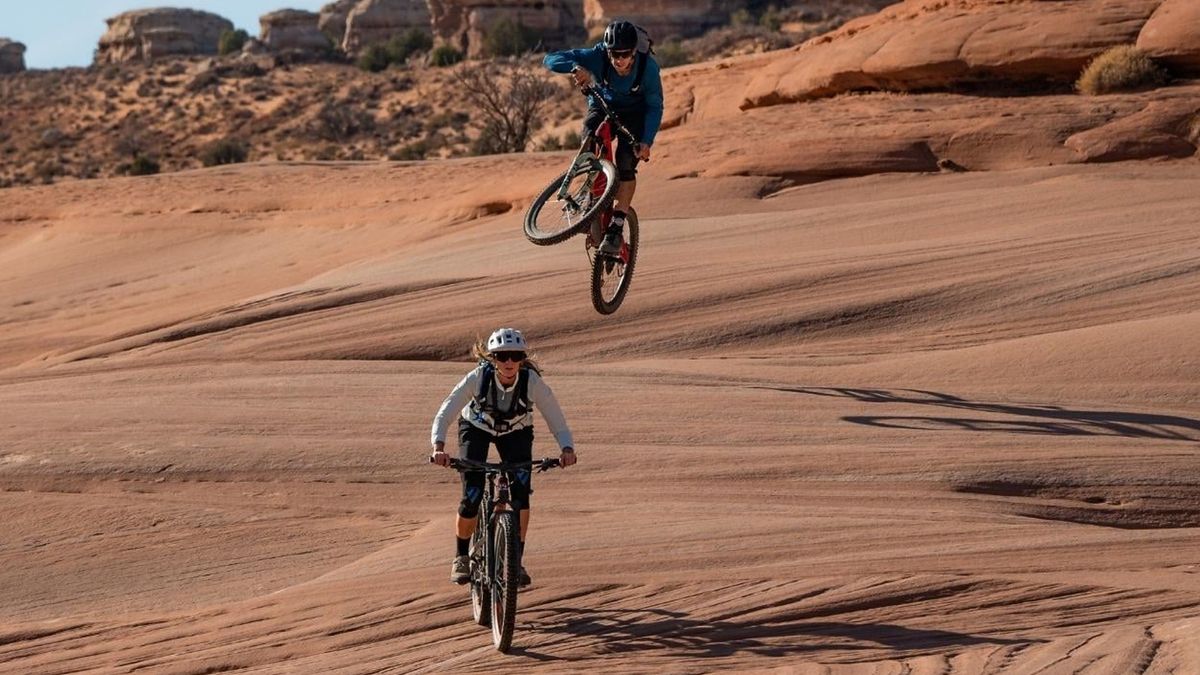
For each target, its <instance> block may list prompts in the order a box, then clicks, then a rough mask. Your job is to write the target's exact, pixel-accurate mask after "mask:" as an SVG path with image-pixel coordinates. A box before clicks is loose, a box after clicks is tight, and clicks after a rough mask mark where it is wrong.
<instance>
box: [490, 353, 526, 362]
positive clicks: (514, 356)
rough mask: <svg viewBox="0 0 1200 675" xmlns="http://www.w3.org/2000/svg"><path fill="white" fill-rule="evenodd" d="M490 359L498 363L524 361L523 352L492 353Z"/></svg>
mask: <svg viewBox="0 0 1200 675" xmlns="http://www.w3.org/2000/svg"><path fill="white" fill-rule="evenodd" d="M492 358H493V359H496V360H497V361H500V362H505V361H524V360H525V352H494V353H493V354H492Z"/></svg>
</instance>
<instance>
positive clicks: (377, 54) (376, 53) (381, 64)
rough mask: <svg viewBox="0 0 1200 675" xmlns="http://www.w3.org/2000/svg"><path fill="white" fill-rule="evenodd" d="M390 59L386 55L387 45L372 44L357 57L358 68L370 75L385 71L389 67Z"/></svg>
mask: <svg viewBox="0 0 1200 675" xmlns="http://www.w3.org/2000/svg"><path fill="white" fill-rule="evenodd" d="M391 63H392V57H391V56H390V55H389V54H388V48H387V45H384V44H374V45H371V46H369V47H367V48H366V49H364V50H363V52H362V54H359V55H358V67H359V69H361V70H365V71H367V72H370V73H378V72H380V71H383V70H387V67H388V66H389V65H391Z"/></svg>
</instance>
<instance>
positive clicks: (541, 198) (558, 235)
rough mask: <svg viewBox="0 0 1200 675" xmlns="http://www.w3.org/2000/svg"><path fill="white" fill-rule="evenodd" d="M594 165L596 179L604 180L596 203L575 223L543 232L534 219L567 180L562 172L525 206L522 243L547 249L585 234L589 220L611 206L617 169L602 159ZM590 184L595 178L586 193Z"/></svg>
mask: <svg viewBox="0 0 1200 675" xmlns="http://www.w3.org/2000/svg"><path fill="white" fill-rule="evenodd" d="M597 161H598V162H599V163H600V171H601V173H600V174H597V175H603V176H604V178H605V180H606V184H605V186H604V192H603V194H601V195H600V197H599V199H596V200H595V201H593V202H591V204H589V206H588V208H587V209H586V210H585V211H582V212H580V213H579V215H578V216H577V218H576V221H575V222H574V223H572V224H570V225H566V226H564V227H560V228H554V229H545V230H543V229H542V228H541V227H539V226H538V216H539V215H541V213H542V209H543V208H544V207H545V206H546V204H547V203H548V202H549V201H550V198H551V197H553V196H554V195H555V193H557V192H558V189H559V188H560V187H562V182H563V181H564V180H566V179H567V174H568V173H570V169H568V170H567V171H564V172H563V173H562V175H560V176H559V177H558V178H555V179H554V180H553V181H551V183H550V184H549V185H547V186H546V189H544V190H542V193H541V194H540V195H538V196H537V199H534V200H533V203H532V204H530V205H529V210H528V211H526V212H525V238H526V239H528V240H529V241H531V242H533V243H534V244H537V245H538V246H550V245H551V244H557V243H560V242H564V241H566V240H568V239H570V238H571V237H573V236H575V235H577V234H579V233H580V232H584V231H586V230H587V228H588V226H589V225H590V224H591V221H592V219H594V218H595V217H596V216H597V215H598V214H599V213H600V212H602V211H603V210H604V209H607V208H608V206H609V204H611V203H612V200H613V197H614V196H615V195H616V193H617V183H618V180H617V168H616V167H615V166H613V163H612V162H610V161H608V160H606V159H600V160H597ZM592 182H595V178H593V179H592V181H591V182H589V183H588V188H589V190H590V189H591V184H592Z"/></svg>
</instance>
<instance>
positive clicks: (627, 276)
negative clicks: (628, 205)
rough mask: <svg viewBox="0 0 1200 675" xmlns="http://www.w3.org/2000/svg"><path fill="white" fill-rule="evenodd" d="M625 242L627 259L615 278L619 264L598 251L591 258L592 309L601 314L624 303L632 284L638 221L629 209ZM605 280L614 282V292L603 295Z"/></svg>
mask: <svg viewBox="0 0 1200 675" xmlns="http://www.w3.org/2000/svg"><path fill="white" fill-rule="evenodd" d="M624 237H625V242H626V243H627V244H628V245H629V259H628V261H626V262H625V263H624V271H623V273H621V274H620V276H617V270H618V267H617V265H619V264H620V263H613V262H612V261H611V260H612V259H611V258H607V256H604V255H601V254H600V253H599V252H598V251H597V252H596V253H595V254H594V255H593V256H592V307H593V308H595V310H596V311H597V312H599V313H601V314H612V313H613V312H615V311H617V308H618V307H620V306H621V303H622V302H624V301H625V294H626V293H628V292H629V285H630V284H631V283H633V268H634V265H636V264H637V252H638V220H637V213H636V212H635V211H634V210H633V209H630V210H629V213H628V214H627V215H626V218H625V232H624ZM605 280H615V282H616V284H617V286H616V289H615V291H610V293H608V294H607V295H608V297H606V294H605V288H604V282H605Z"/></svg>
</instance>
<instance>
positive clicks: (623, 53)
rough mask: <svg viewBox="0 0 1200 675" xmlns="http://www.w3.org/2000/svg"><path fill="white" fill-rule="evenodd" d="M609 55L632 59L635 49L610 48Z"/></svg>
mask: <svg viewBox="0 0 1200 675" xmlns="http://www.w3.org/2000/svg"><path fill="white" fill-rule="evenodd" d="M608 55H609V56H611V57H612V58H614V59H630V58H633V50H632V49H621V50H615V49H610V50H608Z"/></svg>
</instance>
